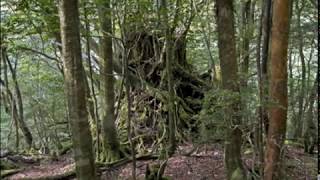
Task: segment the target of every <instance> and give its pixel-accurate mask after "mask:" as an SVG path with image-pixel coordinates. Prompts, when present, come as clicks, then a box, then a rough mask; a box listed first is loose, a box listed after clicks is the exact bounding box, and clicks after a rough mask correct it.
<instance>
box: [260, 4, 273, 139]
mask: <svg viewBox="0 0 320 180" xmlns="http://www.w3.org/2000/svg"><path fill="white" fill-rule="evenodd" d="M263 8H264V10H263V15H262V63H261V87H262V89H261V90H262V92H261V95H262V104H263V108H262V119H263V122H264V128H265V133H266V134H267V133H268V126H269V118H268V113H267V110H266V103H267V101H268V59H269V41H270V31H271V15H272V12H271V0H264V1H263Z"/></svg>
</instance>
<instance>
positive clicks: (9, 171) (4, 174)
mask: <svg viewBox="0 0 320 180" xmlns="http://www.w3.org/2000/svg"><path fill="white" fill-rule="evenodd" d="M21 170H22V169H6V170H1V171H0V174H1V179H2V178H5V177H7V176H9V175H13V174H16V173H18V172H20V171H21Z"/></svg>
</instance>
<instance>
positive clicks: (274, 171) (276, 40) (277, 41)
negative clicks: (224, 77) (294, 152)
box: [264, 0, 290, 180]
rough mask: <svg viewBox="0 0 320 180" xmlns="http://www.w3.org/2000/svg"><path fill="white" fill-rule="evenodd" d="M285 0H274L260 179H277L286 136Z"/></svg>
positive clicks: (287, 22) (286, 33) (287, 10)
mask: <svg viewBox="0 0 320 180" xmlns="http://www.w3.org/2000/svg"><path fill="white" fill-rule="evenodd" d="M289 9H290V4H289V0H274V2H273V16H272V33H271V46H270V48H271V49H270V50H271V51H270V85H269V93H270V99H271V101H272V102H273V105H272V106H271V107H270V111H269V113H270V121H269V129H268V137H267V149H266V156H265V169H264V179H265V180H272V179H281V168H280V167H281V166H280V165H281V156H280V155H281V152H282V150H283V148H282V146H283V142H284V139H285V135H286V122H287V108H288V92H287V89H288V88H287V79H288V77H287V75H288V73H287V53H288V37H289V13H290V10H289Z"/></svg>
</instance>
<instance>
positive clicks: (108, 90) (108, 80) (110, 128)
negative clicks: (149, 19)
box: [97, 0, 120, 162]
mask: <svg viewBox="0 0 320 180" xmlns="http://www.w3.org/2000/svg"><path fill="white" fill-rule="evenodd" d="M97 3H98V6H99V9H98V10H99V18H100V26H101V27H100V28H101V31H102V39H101V50H100V53H101V56H102V59H103V63H101V64H102V65H103V66H102V67H101V70H102V73H101V74H102V84H103V93H104V94H103V95H104V97H103V99H104V106H103V107H104V115H103V119H102V131H103V132H102V135H103V146H104V152H105V153H106V160H107V162H111V161H115V160H117V159H119V158H120V143H119V140H118V135H117V130H116V127H115V114H114V113H115V111H114V77H113V63H112V56H113V51H112V37H111V35H112V18H111V16H112V13H111V8H110V1H109V0H108V1H100V0H98V2H97Z"/></svg>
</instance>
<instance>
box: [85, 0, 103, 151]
mask: <svg viewBox="0 0 320 180" xmlns="http://www.w3.org/2000/svg"><path fill="white" fill-rule="evenodd" d="M87 3H88V1H86V5H85V6H86V8H85V10H84V12H85V15H84V16H85V28H86V51H87V56H88V66H89V78H90V82H91V83H90V86H91V91H92V96H90V95H89V97H92V98H93V102H92V108H93V111H94V112H93V115H94V118H93V119H94V120H95V121H94V122H95V129H96V132H95V133H94V135H95V136H96V153H97V154H98V156H99V152H100V120H99V112H98V100H97V97H96V91H95V87H94V79H93V69H92V63H91V53H90V51H91V47H90V26H89V24H90V23H89V19H88V12H89V10H88V7H87ZM88 91H89V92H88V93H89V94H90V87H89V88H88ZM87 97H88V95H87ZM88 101H90V100H89V99H88ZM90 104H91V103H90V102H89V105H90ZM90 109H91V108H90Z"/></svg>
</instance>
